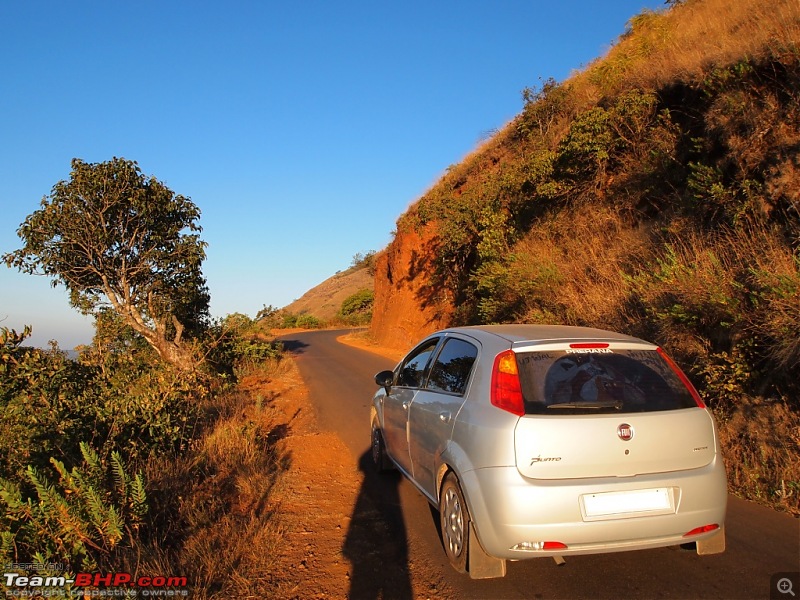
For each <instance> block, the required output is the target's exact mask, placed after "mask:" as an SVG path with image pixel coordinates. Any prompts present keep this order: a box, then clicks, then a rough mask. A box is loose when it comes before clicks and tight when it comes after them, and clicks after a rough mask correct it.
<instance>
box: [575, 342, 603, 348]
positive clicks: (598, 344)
mask: <svg viewBox="0 0 800 600" xmlns="http://www.w3.org/2000/svg"><path fill="white" fill-rule="evenodd" d="M569 347H570V348H572V349H573V350H593V349H597V348H608V344H607V343H606V342H577V343H575V344H570V345H569Z"/></svg>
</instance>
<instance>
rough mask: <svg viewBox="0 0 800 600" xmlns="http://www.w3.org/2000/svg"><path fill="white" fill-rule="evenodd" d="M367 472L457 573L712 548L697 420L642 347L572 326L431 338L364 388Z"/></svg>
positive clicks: (685, 395) (719, 477) (709, 446)
mask: <svg viewBox="0 0 800 600" xmlns="http://www.w3.org/2000/svg"><path fill="white" fill-rule="evenodd" d="M375 382H376V383H377V384H378V385H379V386H380V387H381V389H379V390H378V391H377V393H376V394H375V396H374V398H373V401H372V406H371V410H370V412H371V422H372V457H373V460H374V461H375V463H376V465H377V466H378V468H380V469H381V470H384V469H389V468H393V467H395V468H397V469H399V470H400V471H401V472H402V474H403V475H404V476H405V477H407V478H408V479H409V480H410V481H411V482H412V483H413V484H414V485H415V486H416V487H417V488H418V489H419V490H420V492H422V493H423V494H424V495H425V496H426V497H427V499H428V500H429V501H430V502H431V503H432V504H433V505H434V506H436V507H437V508H438V510H439V514H440V521H441V529H442V539H443V542H444V547H445V552H446V553H447V556H448V558H449V560H450V562H451V564H452V565H453V567H454V568H455V569H456V570H458V571H459V572H462V573H464V572H469V574H470V576H471V577H473V578H488V577H502V576H503V575H505V573H506V560H521V559H527V558H533V557H539V556H550V557H553V558H555V560H556V562H559V563H560V562H563V560H564V559H563V557H564V556H566V555H570V554H596V553H601V552H616V551H623V550H640V549H645V548H658V547H662V546H673V545H679V544H687V543H695V544H696V549H697V553H698V554H715V553H719V552H722V551H724V549H725V531H724V520H725V510H726V503H727V482H726V476H725V467H724V464H723V461H722V454H721V451H720V445H719V438H718V436H717V432H716V428H715V425H714V421H713V419H712V416H711V414H710V412H709V411H708V410H707V409H706V406H705V404H704V403H703V401H702V400H701V398H700V396H699V395H698V393H697V391H696V390H695V389H694V387H693V386H692V384H691V383H690V382H689V380H688V379H687V378H686V376H685V375H684V373H683V372H682V371H681V370H680V369H679V368H678V366H677V365H676V364H675V363H674V362H673V361H672V360H671V359H670V358H669V357H668V356H667V355H666V354H665V353H664V352H663V350H662V349H661V348H659V347H657V346H655V345H654V344H651V343H649V342H645V341H643V340H640V339H637V338H634V337H630V336H627V335H622V334H619V333H613V332H610V331H603V330H599V329H589V328H583V327H567V326H556V325H491V326H479V327H459V328H453V329H446V330H443V331H439V332H436V333H434V334H432V335H430V336H428V337H427V338H425V339H424V340H423V341H422V342H421V343H420V344H418V345H417V346H416V347H415V348H414V349H413V350H412V351H411V352H410V353H409V354H408V355H407V356H406V357H405V358H404V359H403V360H402V361H401V362H400V363H399V364H398V365H397V367H396V368H395V369H394V370H393V371H382V372H381V373H378V374H377V375H376V376H375Z"/></svg>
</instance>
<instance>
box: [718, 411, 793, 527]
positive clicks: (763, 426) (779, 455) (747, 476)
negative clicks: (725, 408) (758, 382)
mask: <svg viewBox="0 0 800 600" xmlns="http://www.w3.org/2000/svg"><path fill="white" fill-rule="evenodd" d="M719 432H720V441H721V442H722V446H723V448H724V456H725V465H726V467H727V471H728V485H729V487H730V489H731V490H733V491H734V492H735V493H736V494H737V495H740V496H743V497H745V498H751V499H756V500H758V501H760V502H762V503H763V504H767V505H771V506H774V507H776V508H780V509H783V510H785V511H787V512H790V513H793V514H795V515H800V462H798V461H797V456H798V454H800V415H798V414H797V412H796V411H794V410H792V409H791V408H789V407H788V406H787V405H786V404H785V403H783V402H779V401H765V400H754V401H752V402H749V403H747V404H742V405H740V406H739V408H738V409H737V410H736V411H735V412H734V413H733V414H732V415H731V416H730V417H729V418H727V419H725V420H723V421H722V422H721V423H720V424H719ZM765 432H769V435H765Z"/></svg>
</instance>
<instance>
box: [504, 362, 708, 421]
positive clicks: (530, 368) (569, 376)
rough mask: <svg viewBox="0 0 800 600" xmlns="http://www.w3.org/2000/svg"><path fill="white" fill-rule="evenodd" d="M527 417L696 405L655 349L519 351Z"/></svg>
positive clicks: (636, 410) (663, 408) (644, 410)
mask: <svg viewBox="0 0 800 600" xmlns="http://www.w3.org/2000/svg"><path fill="white" fill-rule="evenodd" d="M517 365H518V368H519V375H520V383H521V385H522V394H523V396H524V399H525V412H526V413H527V414H587V413H596V412H615V413H631V412H650V411H659V410H676V409H681V408H691V407H694V406H697V404H696V403H695V401H694V399H693V398H692V395H691V394H690V392H689V390H688V389H687V388H686V386H685V385H684V384H683V383H682V382H681V380H680V379H679V378H678V376H677V375H676V374H675V372H674V371H673V370H672V369H671V368H670V366H669V365H668V364H667V363H666V361H664V359H663V358H661V356H660V355H659V354H658V352H656V351H655V350H616V349H602V350H593V351H591V352H574V351H569V350H564V351H561V350H559V351H543V352H518V353H517Z"/></svg>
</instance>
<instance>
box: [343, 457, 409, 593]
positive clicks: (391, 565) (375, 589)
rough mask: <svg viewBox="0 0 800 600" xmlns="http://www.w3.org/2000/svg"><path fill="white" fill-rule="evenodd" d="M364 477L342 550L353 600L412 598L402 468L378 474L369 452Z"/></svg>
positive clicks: (364, 460)
mask: <svg viewBox="0 0 800 600" xmlns="http://www.w3.org/2000/svg"><path fill="white" fill-rule="evenodd" d="M358 466H359V469H360V470H361V471H362V472H363V474H364V481H363V483H362V485H361V489H360V490H359V494H358V498H357V500H356V503H355V507H354V508H353V514H352V517H351V520H350V527H349V528H348V531H347V537H346V538H345V542H344V548H343V554H344V556H345V558H347V560H349V561H350V564H351V565H352V567H351V572H350V593H349V595H348V597H349V598H351V599H353V600H362V599H363V600H372V599H373V598H383V599H387V598H396V599H398V600H403V599H410V598H413V593H412V588H411V578H410V576H409V572H408V541H407V535H406V527H405V521H404V519H403V510H402V507H401V505H400V495H399V486H400V481H401V475H400V473H398V472H395V471H393V472H388V473H378V472H377V469H376V468H375V465H374V464H373V462H372V456H371V454H370V452H369V451H367V452H365V453H364V454H363V455H361V458H360V459H359V461H358Z"/></svg>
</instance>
